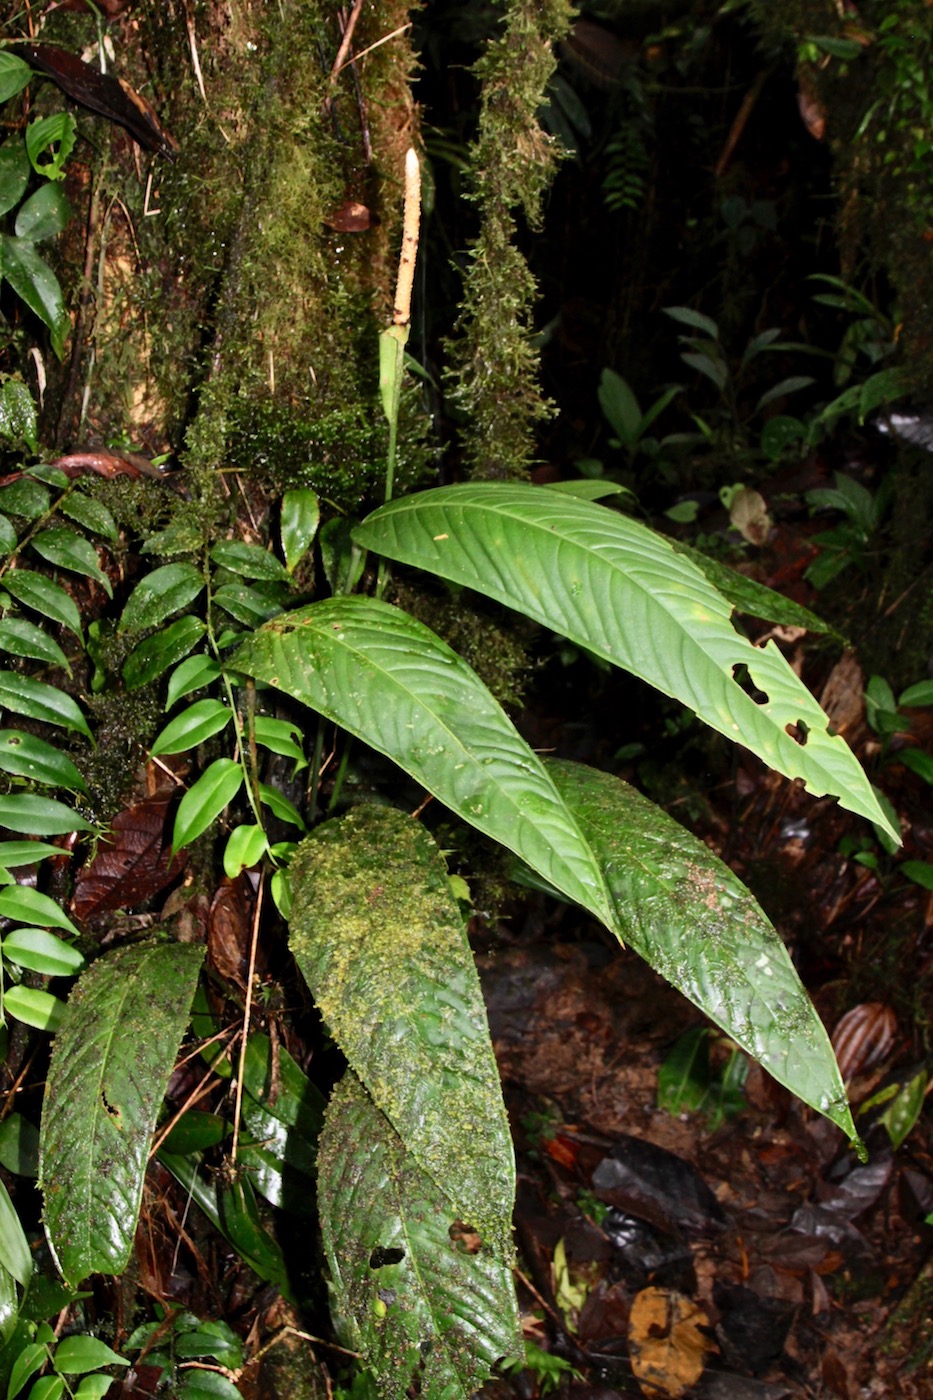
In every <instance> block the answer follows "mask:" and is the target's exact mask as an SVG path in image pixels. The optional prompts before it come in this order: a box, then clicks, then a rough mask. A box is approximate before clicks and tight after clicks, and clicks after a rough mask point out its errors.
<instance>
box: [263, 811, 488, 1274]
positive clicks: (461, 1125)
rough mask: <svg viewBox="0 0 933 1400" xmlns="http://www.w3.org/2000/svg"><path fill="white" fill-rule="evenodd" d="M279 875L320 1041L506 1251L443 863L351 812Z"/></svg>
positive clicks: (434, 852) (460, 946) (409, 829)
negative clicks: (322, 1032)
mask: <svg viewBox="0 0 933 1400" xmlns="http://www.w3.org/2000/svg"><path fill="white" fill-rule="evenodd" d="M289 869H290V874H291V887H292V912H291V916H290V919H289V946H290V947H291V950H292V952H293V954H294V956H295V961H296V962H297V964H298V966H299V968H300V969H301V973H302V975H303V977H304V979H305V981H306V982H307V984H308V986H309V987H310V989H311V991H312V993H313V995H314V1000H315V1002H316V1004H317V1006H318V1007H319V1008H320V1011H321V1014H322V1015H323V1017H324V1019H325V1021H326V1022H327V1026H328V1029H329V1031H330V1033H331V1034H332V1035H333V1037H334V1039H335V1040H336V1042H337V1044H338V1045H339V1046H340V1049H341V1050H342V1051H343V1053H344V1054H345V1055H346V1057H347V1059H348V1060H349V1062H350V1066H351V1068H352V1069H353V1070H354V1071H355V1072H356V1074H357V1075H358V1076H359V1078H360V1079H361V1080H362V1081H363V1083H364V1084H365V1085H366V1088H367V1090H368V1091H369V1093H370V1094H371V1095H372V1097H373V1099H374V1100H375V1103H376V1105H377V1107H378V1108H380V1109H381V1110H382V1112H383V1113H384V1114H385V1115H386V1117H387V1118H388V1119H389V1120H390V1122H391V1123H392V1126H393V1127H394V1128H395V1131H396V1132H397V1133H398V1134H399V1136H400V1137H401V1138H402V1140H403V1141H404V1143H405V1146H406V1148H407V1150H408V1151H409V1152H410V1153H411V1154H412V1156H413V1157H414V1158H415V1159H416V1161H417V1162H418V1165H419V1166H420V1168H421V1170H422V1171H424V1172H426V1173H427V1175H428V1176H430V1177H431V1178H432V1179H433V1180H434V1181H435V1182H436V1183H437V1185H438V1187H439V1188H440V1189H441V1190H443V1191H444V1193H445V1194H446V1195H447V1196H448V1197H449V1198H450V1199H451V1201H452V1202H453V1204H454V1206H455V1207H456V1211H457V1214H458V1216H459V1217H460V1219H461V1220H463V1221H465V1222H468V1223H469V1224H470V1226H471V1227H472V1228H474V1229H476V1230H478V1231H479V1233H480V1235H481V1236H482V1238H483V1240H484V1241H489V1242H494V1243H495V1244H496V1245H497V1247H498V1248H499V1249H500V1250H501V1251H502V1252H503V1253H505V1252H507V1251H508V1249H509V1248H510V1240H511V1231H512V1209H513V1206H514V1204H515V1175H514V1168H513V1162H512V1141H511V1138H510V1136H509V1123H508V1118H507V1117H506V1112H505V1105H504V1104H503V1102H502V1090H501V1087H500V1084H499V1074H498V1070H497V1069H496V1061H495V1056H494V1055H493V1052H492V1042H491V1040H490V1038H489V1027H488V1024H487V1021H486V1008H485V1006H484V1005H483V994H482V992H481V990H480V985H479V977H478V976H477V972H476V965H475V963H474V961H473V954H472V952H471V950H470V945H469V942H468V941H467V936H466V930H465V928H464V926H463V921H462V919H461V917H460V912H459V910H458V908H457V902H456V900H455V899H454V897H453V894H452V893H451V890H450V884H449V881H448V878H447V867H446V865H445V864H444V858H443V856H442V855H441V853H440V851H439V850H438V848H437V846H436V845H435V844H434V841H433V840H432V839H431V836H430V835H429V834H428V832H427V831H426V830H425V828H424V827H423V826H422V825H421V824H420V823H419V822H417V821H415V820H414V819H413V818H411V817H409V816H407V815H406V814H405V813H404V812H400V811H398V810H397V809H396V808H393V807H376V806H360V807H354V808H353V810H352V811H351V812H349V813H347V815H346V816H344V817H339V818H338V819H337V820H335V821H331V822H326V823H325V824H324V826H322V827H319V828H318V830H317V831H316V832H315V833H314V834H313V835H312V836H309V837H308V838H307V840H305V841H302V843H301V845H300V846H299V847H298V849H297V851H296V852H295V855H294V857H293V859H292V863H291V866H290V867H289Z"/></svg>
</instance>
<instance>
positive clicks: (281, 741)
mask: <svg viewBox="0 0 933 1400" xmlns="http://www.w3.org/2000/svg"><path fill="white" fill-rule="evenodd" d="M254 729H255V735H256V743H257V744H262V746H263V748H266V749H269V750H271V752H272V753H277V754H280V755H281V756H282V757H283V758H293V759H294V760H295V769H294V772H295V773H297V772H299V770H300V769H302V768H307V766H308V764H307V760H306V759H305V756H304V752H303V750H302V748H301V739H302V734H301V730H300V729H299V728H298V725H297V724H292V723H291V722H290V721H289V720H285V719H271V718H270V717H269V716H268V715H257V716H256V720H255V726H254Z"/></svg>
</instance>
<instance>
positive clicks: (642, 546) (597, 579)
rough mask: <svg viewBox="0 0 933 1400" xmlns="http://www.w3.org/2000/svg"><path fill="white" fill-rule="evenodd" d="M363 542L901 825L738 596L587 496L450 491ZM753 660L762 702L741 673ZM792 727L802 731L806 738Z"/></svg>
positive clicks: (371, 530)
mask: <svg viewBox="0 0 933 1400" xmlns="http://www.w3.org/2000/svg"><path fill="white" fill-rule="evenodd" d="M354 539H355V541H356V543H357V544H359V545H361V546H362V547H363V548H365V549H370V550H374V551H376V552H377V553H380V554H386V555H388V556H389V557H390V558H392V559H397V560H400V561H401V562H402V563H405V564H412V565H415V566H417V567H419V568H422V569H428V570H430V571H431V572H432V573H435V574H440V575H441V576H442V577H443V578H447V579H450V580H452V581H453V582H455V583H460V584H465V585H466V586H467V587H469V588H474V589H476V590H477V591H478V592H480V593H482V594H484V595H485V596H487V597H490V598H496V599H498V601H499V602H502V603H505V604H507V605H508V606H509V607H513V608H517V609H518V610H519V611H520V612H523V613H526V614H527V615H528V616H529V617H532V618H534V619H535V620H536V621H537V622H540V623H543V624H544V625H545V626H546V627H551V628H553V629H554V631H556V632H561V633H563V635H564V636H566V637H569V638H570V639H571V640H572V641H574V642H577V643H578V644H579V645H580V646H583V647H586V648H588V649H589V650H590V651H593V652H595V653H596V654H597V655H598V656H602V657H605V659H606V660H607V661H610V662H612V663H613V665H616V666H621V667H624V668H625V669H626V670H628V671H631V672H632V673H633V674H634V675H636V676H640V677H641V678H642V679H643V680H646V681H648V682H650V684H651V685H654V686H656V687H657V689H658V690H661V691H663V692H664V694H665V695H671V696H674V697H675V698H676V699H678V700H681V701H682V702H683V703H684V704H685V705H687V706H689V707H690V709H692V710H695V711H696V713H697V714H698V715H699V716H700V718H701V719H703V720H705V721H706V723H707V724H709V725H711V726H712V727H713V728H714V729H718V730H719V731H720V733H722V734H725V735H726V737H727V738H729V739H734V740H736V741H737V742H739V743H742V744H745V745H746V746H747V747H748V748H750V749H751V750H752V751H753V752H754V753H756V754H758V756H759V757H760V758H762V759H763V760H764V761H765V762H766V763H768V764H770V766H771V767H772V768H775V769H777V771H778V772H779V773H783V774H784V775H785V776H786V777H788V778H802V779H803V780H804V782H805V783H806V786H807V788H808V790H809V791H810V792H811V793H813V795H814V796H816V797H821V796H823V794H825V793H831V794H832V795H833V796H835V797H838V798H839V800H840V802H841V804H842V805H843V806H844V807H847V808H848V809H849V810H850V811H852V812H857V813H859V814H860V815H861V816H864V817H867V818H868V820H869V821H872V822H876V823H878V824H879V825H880V826H882V827H884V828H886V829H890V831H891V835H892V836H893V837H895V838H896V837H897V833H896V832H895V831H894V830H893V828H890V827H889V823H888V820H887V818H886V817H885V815H884V813H883V812H882V810H881V808H880V806H879V804H878V801H877V799H876V797H875V795H874V793H873V792H872V790H871V786H870V784H869V782H868V779H867V778H866V776H865V774H864V773H863V771H862V769H861V767H860V766H859V764H858V762H857V760H856V759H855V757H854V755H853V754H852V751H851V750H850V749H849V747H848V746H847V744H846V742H845V740H844V739H843V738H841V736H839V735H831V734H830V733H829V728H828V725H829V720H828V718H827V716H826V715H825V714H824V713H823V711H822V710H821V709H820V707H819V705H818V704H817V703H816V701H815V700H814V698H813V696H812V695H811V694H810V693H809V691H808V690H807V689H806V688H805V687H804V685H803V684H802V683H801V681H800V680H799V679H798V677H797V676H796V675H795V674H794V672H793V671H792V670H791V668H790V667H789V666H788V664H787V662H786V661H785V660H784V658H783V656H782V655H781V653H780V652H779V651H778V649H777V647H776V646H775V645H774V643H773V641H770V642H768V644H767V645H766V646H764V647H755V646H752V644H751V643H750V642H749V641H748V640H747V638H745V637H742V636H741V635H740V634H739V633H738V632H736V630H735V628H734V627H733V626H732V624H731V622H730V615H731V612H732V605H731V604H730V603H729V602H728V601H727V599H726V598H724V597H723V595H722V594H721V593H720V592H719V591H718V589H717V588H716V587H714V585H713V584H712V583H711V582H710V581H709V580H708V579H707V578H706V577H705V576H704V574H703V572H702V571H701V570H700V569H698V568H697V566H696V565H695V564H694V563H693V562H692V561H691V560H690V559H689V558H687V557H686V556H685V555H684V554H680V553H678V552H677V550H676V549H675V548H674V546H673V545H672V544H671V542H670V541H669V540H666V539H664V538H663V536H661V535H658V534H655V533H654V531H653V530H650V529H649V528H648V527H647V526H645V525H642V524H641V523H640V522H639V521H637V520H631V519H629V518H628V517H626V516H623V515H619V514H618V513H616V512H614V511H611V510H608V509H607V508H606V507H605V506H601V505H597V504H595V503H594V502H590V501H580V500H574V499H573V498H567V497H566V496H558V495H556V494H555V493H554V492H553V491H542V490H540V489H538V488H536V487H533V486H525V485H521V484H514V485H512V484H507V483H501V482H500V483H488V482H485V483H477V484H467V485H462V486H447V487H442V488H440V489H439V490H435V491H425V492H422V493H420V494H419V495H414V496H406V497H403V498H401V499H399V500H397V501H392V502H391V503H390V504H389V505H386V506H382V507H381V508H380V509H379V510H377V511H375V512H374V513H373V514H372V515H370V516H369V517H368V518H367V519H366V520H365V521H364V522H363V524H362V525H360V526H358V527H357V528H356V530H355V531H354ZM741 666H744V667H747V668H748V674H749V675H750V676H751V679H752V682H753V683H754V686H755V687H756V689H757V691H758V692H761V693H762V694H763V695H764V696H765V697H767V698H766V699H764V700H762V703H760V704H759V703H758V702H757V701H756V700H755V699H754V698H753V697H752V696H751V695H749V694H747V693H746V692H745V690H743V688H742V686H741V685H740V684H739V683H738V681H737V680H736V679H735V678H734V674H733V672H734V670H735V669H736V668H738V667H741ZM792 732H796V733H798V734H800V735H801V738H802V739H803V740H804V741H803V742H797V740H796V739H795V738H793V737H792Z"/></svg>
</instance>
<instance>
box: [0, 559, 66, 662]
mask: <svg viewBox="0 0 933 1400" xmlns="http://www.w3.org/2000/svg"><path fill="white" fill-rule="evenodd" d="M4 582H5V581H4ZM0 651H5V652H7V653H8V654H9V655H10V656H25V657H28V658H29V659H30V660H32V661H44V662H45V663H46V664H47V665H49V666H61V667H62V669H63V670H65V671H67V672H68V674H69V676H70V675H71V665H70V663H69V661H68V658H67V656H66V655H65V653H64V652H63V651H62V649H61V647H60V646H59V645H58V642H56V641H55V640H54V638H52V637H50V636H49V634H48V633H47V632H44V631H43V630H42V628H41V627H37V626H36V624H35V623H34V622H27V620H26V619H25V618H24V617H5V618H3V620H2V621H0Z"/></svg>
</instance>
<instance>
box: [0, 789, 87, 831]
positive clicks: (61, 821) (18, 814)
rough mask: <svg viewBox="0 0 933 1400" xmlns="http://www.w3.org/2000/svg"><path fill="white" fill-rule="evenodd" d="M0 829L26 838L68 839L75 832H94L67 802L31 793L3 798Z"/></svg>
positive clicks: (0, 801) (0, 810)
mask: <svg viewBox="0 0 933 1400" xmlns="http://www.w3.org/2000/svg"><path fill="white" fill-rule="evenodd" d="M0 826H5V827H8V828H9V830H10V831H19V832H22V833H23V835H24V836H65V835H67V834H68V833H69V832H72V831H94V830H95V828H94V827H93V826H92V825H91V823H90V822H87V821H85V820H84V818H83V817H79V816H78V814H77V812H73V811H72V810H71V808H70V807H66V806H65V804H64V802H56V801H55V799H54V798H52V797H37V796H36V795H35V794H34V793H31V792H23V793H13V794H12V795H10V796H2V797H0Z"/></svg>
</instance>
